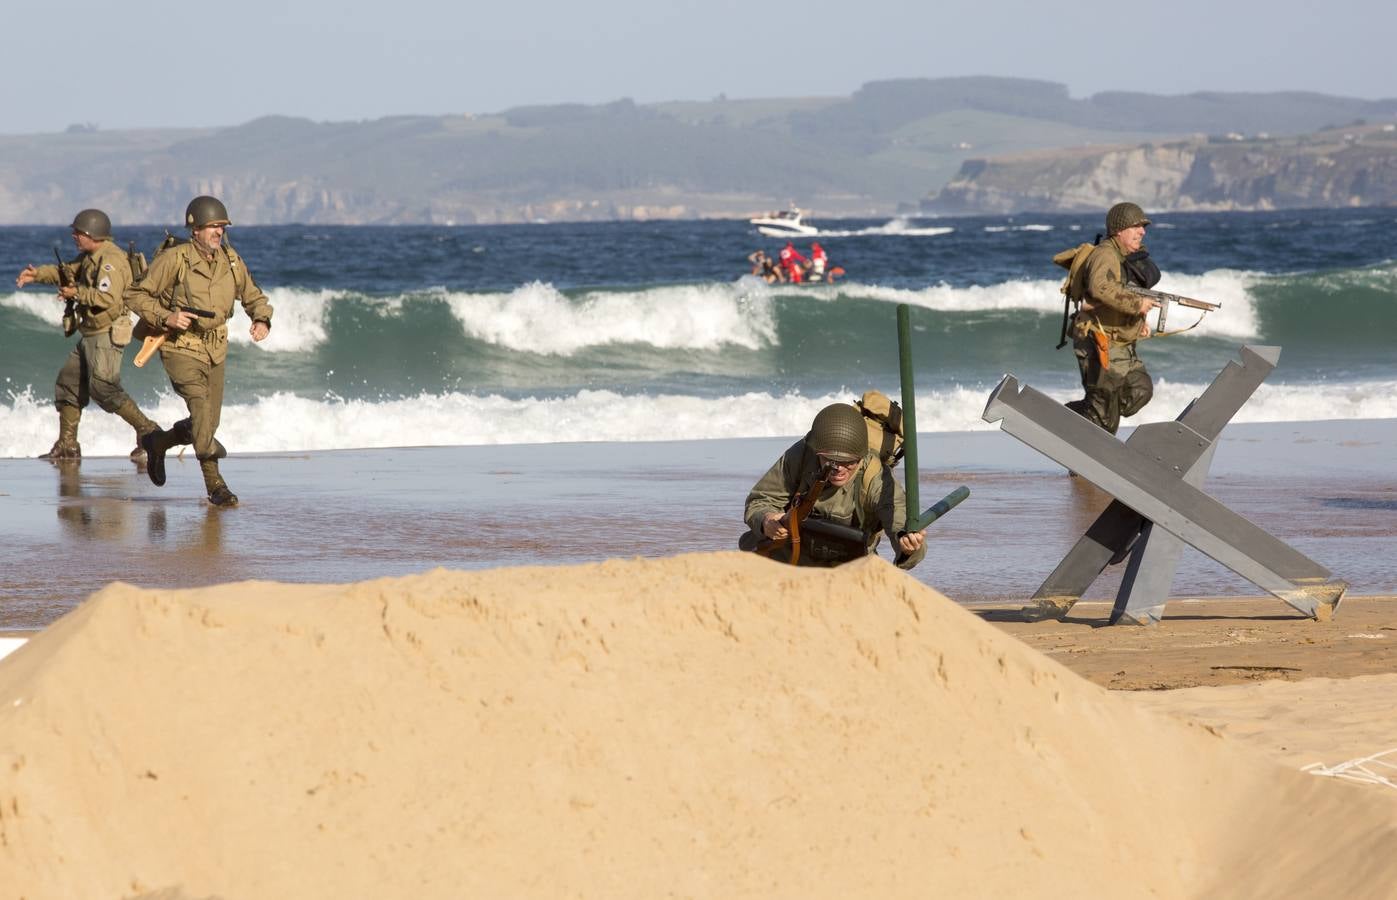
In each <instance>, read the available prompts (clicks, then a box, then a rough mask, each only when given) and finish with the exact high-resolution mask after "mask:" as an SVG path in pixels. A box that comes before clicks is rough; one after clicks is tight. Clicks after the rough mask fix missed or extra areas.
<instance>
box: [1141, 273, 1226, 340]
mask: <svg viewBox="0 0 1397 900" xmlns="http://www.w3.org/2000/svg"><path fill="white" fill-rule="evenodd" d="M1125 289H1126V290H1127V291H1130V293H1132V294H1135V295H1137V296H1140V297H1149V298H1150V299H1151V300H1157V301H1159V323H1158V324H1157V325H1155V329H1154V336H1155V337H1168V336H1169V335H1171V334H1183V333H1184V332H1185V331H1192V330H1193V329H1195V328H1197V327H1198V322H1202V321H1203V316H1206V315H1207V314H1208V313H1210V312H1213V311H1214V310H1218V309H1222V304H1221V303H1209V302H1208V301H1207V300H1195V299H1193V298H1192V297H1183V296H1180V295H1178V294H1166V293H1165V292H1164V291H1153V290H1150V289H1149V288H1143V287H1140V286H1139V285H1134V284H1127V285H1126V286H1125ZM1171 303H1177V304H1179V305H1180V306H1187V307H1188V308H1189V309H1201V310H1203V315H1200V316H1199V317H1198V322H1194V323H1193V324H1192V325H1190V326H1188V327H1187V328H1180V329H1178V330H1177V331H1165V330H1164V323H1165V321H1166V320H1167V318H1168V315H1169V304H1171Z"/></svg>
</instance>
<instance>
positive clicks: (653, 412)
mask: <svg viewBox="0 0 1397 900" xmlns="http://www.w3.org/2000/svg"><path fill="white" fill-rule="evenodd" d="M992 387H993V385H975V386H957V387H953V388H949V389H946V390H934V391H926V392H924V393H918V395H917V425H918V430H920V431H923V432H928V433H931V432H954V431H973V430H984V429H991V428H995V427H997V426H994V425H990V424H988V423H986V422H984V421H983V420H982V419H981V418H980V416H981V413H982V412H983V411H984V407H985V402H986V400H987V398H988V396H989V392H990V390H991V389H992ZM1205 387H1206V385H1203V384H1191V383H1183V382H1180V383H1174V382H1170V381H1168V380H1166V379H1160V380H1158V381H1157V382H1156V384H1155V395H1154V399H1153V400H1152V401H1151V402H1150V404H1149V405H1148V406H1147V407H1145V410H1144V411H1143V412H1142V413H1141V414H1140V415H1138V416H1136V417H1134V418H1133V419H1130V420H1129V421H1128V422H1127V423H1126V424H1128V425H1140V424H1144V423H1146V422H1159V421H1168V420H1171V419H1173V418H1175V417H1176V416H1177V415H1178V414H1179V413H1180V412H1181V411H1182V410H1183V409H1184V408H1185V407H1186V406H1187V405H1188V403H1189V402H1190V401H1192V400H1193V399H1194V398H1196V397H1197V396H1198V395H1199V394H1201V393H1202V391H1203V389H1204V388H1205ZM861 391H862V387H860V388H859V389H849V390H847V391H838V392H833V393H829V394H823V395H820V396H806V395H802V394H779V395H777V394H769V393H760V392H754V393H748V394H743V395H740V396H727V397H715V398H709V397H695V396H686V395H680V394H658V395H651V394H639V395H623V394H620V393H617V392H613V391H602V390H581V391H577V392H575V393H571V394H565V395H560V396H534V397H525V398H522V399H519V398H514V397H506V396H502V395H498V394H470V393H460V392H448V393H440V394H421V395H419V396H416V397H408V398H403V399H399V400H382V401H366V400H343V399H339V398H334V397H331V398H325V399H313V398H307V397H298V396H295V395H292V394H289V393H274V394H271V395H268V396H264V397H261V398H259V399H257V400H256V401H255V402H252V403H239V404H228V405H226V406H225V407H224V409H223V417H222V424H221V425H220V427H219V437H220V439H221V440H222V441H223V443H224V444H225V445H226V446H228V448H229V449H230V450H233V451H234V452H274V451H308V450H337V449H353V448H365V447H400V446H422V445H431V446H460V445H484V444H544V443H562V442H575V441H648V440H660V439H663V440H707V439H715V438H734V437H776V436H782V435H798V434H802V433H804V432H805V430H806V429H807V428H808V427H809V423H810V420H811V419H812V418H813V417H814V415H815V413H817V412H818V411H819V410H820V409H822V408H823V407H824V406H826V405H828V404H830V403H834V402H848V401H851V400H852V399H854V397H856V396H858V394H859V393H861ZM1045 393H1048V394H1049V395H1050V396H1052V397H1053V398H1054V399H1056V400H1058V401H1066V400H1071V399H1075V398H1076V397H1078V396H1080V390H1072V389H1049V390H1046V391H1045ZM145 411H146V413H147V414H148V415H150V416H151V417H152V418H154V419H155V420H156V421H158V422H161V423H162V424H165V425H168V424H169V423H171V422H173V421H175V420H177V419H181V418H183V417H184V416H185V415H187V413H186V411H185V408H184V403H183V402H182V401H181V400H180V399H179V398H178V397H176V396H175V395H174V394H172V393H170V392H169V391H163V392H162V393H161V395H160V399H159V401H158V403H157V404H156V405H155V406H154V407H153V408H152V407H149V406H148V407H146V410H145ZM1389 418H1397V381H1369V382H1357V383H1351V384H1334V383H1331V384H1322V385H1298V386H1291V385H1266V384H1263V385H1262V386H1261V387H1260V388H1258V389H1257V391H1256V393H1255V394H1254V395H1253V396H1252V398H1251V400H1249V401H1248V403H1247V404H1246V405H1245V406H1244V407H1243V408H1242V410H1241V412H1239V413H1238V415H1237V416H1236V418H1235V419H1234V421H1237V422H1286V421H1309V420H1319V419H1389ZM656 423H664V424H663V429H662V430H657V425H656ZM56 428H57V417H56V415H55V413H54V411H53V404H52V401H51V400H49V399H48V396H47V395H44V396H43V397H40V396H38V395H36V394H35V393H34V392H33V390H26V391H24V392H23V393H19V394H12V395H11V397H10V401H9V403H8V404H5V403H0V457H6V458H15V457H31V456H36V455H38V454H39V453H42V452H43V451H44V450H46V449H48V446H49V445H50V444H51V443H52V442H53V438H54V434H55V430H56ZM79 436H80V439H81V442H82V445H83V452H84V453H85V454H86V455H89V456H118V455H125V454H126V453H127V452H128V451H130V449H131V447H132V445H133V441H132V434H131V429H130V428H129V427H128V426H127V425H125V424H124V423H123V422H121V420H119V419H117V418H116V417H115V416H111V415H108V414H106V413H103V412H102V411H101V410H99V409H97V408H96V407H95V406H94V407H89V409H88V411H87V412H86V413H85V414H84V416H83V419H82V428H81V432H80V435H79Z"/></svg>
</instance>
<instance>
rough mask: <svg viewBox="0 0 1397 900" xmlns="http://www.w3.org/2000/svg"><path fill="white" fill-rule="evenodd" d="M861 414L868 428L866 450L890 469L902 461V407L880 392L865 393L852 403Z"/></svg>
mask: <svg viewBox="0 0 1397 900" xmlns="http://www.w3.org/2000/svg"><path fill="white" fill-rule="evenodd" d="M854 405H855V406H857V407H858V408H859V412H861V413H863V418H864V424H865V425H867V426H868V449H870V450H872V451H874V452H875V453H876V454H877V456H878V461H879V462H880V463H882V464H883V465H885V466H887V467H889V468H892V467H893V466H895V465H897V461H898V460H899V459H902V452H903V448H902V443H903V440H904V435H903V433H902V407H901V406H898V405H897V403H895V402H893V401H892V400H891V399H889V398H888V395H887V394H885V393H883V392H882V391H865V392H864V394H863V396H862V397H860V398H859V399H858V400H855V401H854Z"/></svg>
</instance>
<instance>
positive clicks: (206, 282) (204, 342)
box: [126, 241, 272, 365]
mask: <svg viewBox="0 0 1397 900" xmlns="http://www.w3.org/2000/svg"><path fill="white" fill-rule="evenodd" d="M234 301H237V302H240V303H241V304H242V306H243V309H244V310H245V311H246V312H247V315H248V318H250V319H252V321H254V322H266V323H267V324H268V325H270V324H271V322H272V305H271V304H270V303H268V302H267V295H266V294H263V293H262V289H261V288H259V287H258V286H257V282H255V281H253V280H252V275H251V274H250V273H249V272H248V271H247V266H246V265H244V264H243V261H242V257H240V256H239V255H238V254H237V252H236V251H234V250H233V249H232V248H231V247H228V246H227V245H224V246H223V247H222V248H221V249H219V250H216V251H215V252H214V254H213V257H212V258H211V259H205V258H204V255H203V254H202V253H200V252H199V249H198V247H197V246H196V245H195V244H194V243H193V242H192V241H186V242H184V243H181V244H176V245H175V246H173V247H170V248H169V249H167V250H162V251H161V252H160V253H159V254H157V255H156V257H155V259H154V260H152V261H151V264H150V268H149V269H148V270H147V271H146V274H145V277H144V278H142V279H141V280H140V281H139V282H137V283H135V284H133V285H131V287H130V288H129V289H128V290H127V291H126V305H127V306H128V307H130V308H131V309H132V310H134V311H135V313H136V314H137V315H138V316H140V317H141V320H142V321H144V322H145V323H146V324H147V325H149V326H150V327H151V329H153V330H154V331H156V332H159V331H163V330H164V328H165V318H166V317H167V316H168V315H169V314H170V313H171V312H172V311H173V310H174V309H175V308H176V307H177V306H188V307H192V308H194V309H202V310H207V311H208V312H211V313H213V317H212V318H208V319H205V318H196V319H194V321H193V322H192V323H191V324H190V326H189V328H188V330H186V331H185V332H184V333H183V334H180V335H179V336H178V337H175V338H172V339H171V340H168V341H166V343H165V346H164V347H162V348H161V351H160V352H161V353H184V354H188V355H190V356H197V357H201V358H204V359H207V360H208V361H209V362H211V363H213V364H214V365H218V364H219V363H222V362H223V361H224V360H225V359H227V357H228V320H229V319H230V318H232V316H233V303H234Z"/></svg>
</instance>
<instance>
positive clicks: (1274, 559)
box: [983, 347, 1348, 625]
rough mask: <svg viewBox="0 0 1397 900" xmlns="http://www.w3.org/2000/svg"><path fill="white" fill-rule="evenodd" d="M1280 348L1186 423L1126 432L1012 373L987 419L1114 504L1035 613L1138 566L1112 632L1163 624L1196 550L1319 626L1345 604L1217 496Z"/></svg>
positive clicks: (1251, 353) (1245, 360)
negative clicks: (1235, 426)
mask: <svg viewBox="0 0 1397 900" xmlns="http://www.w3.org/2000/svg"><path fill="white" fill-rule="evenodd" d="M1280 354H1281V349H1280V348H1279V347H1243V348H1242V362H1241V363H1240V364H1239V363H1237V362H1236V361H1229V362H1228V363H1227V365H1226V366H1225V367H1224V368H1223V370H1222V371H1221V372H1220V373H1218V376H1217V378H1215V379H1214V380H1213V383H1212V384H1210V385H1209V386H1208V389H1207V390H1206V391H1204V392H1203V395H1202V396H1201V397H1199V398H1197V399H1196V400H1194V401H1193V402H1192V403H1190V404H1189V405H1188V408H1187V409H1185V410H1184V411H1183V413H1182V414H1180V416H1179V417H1178V419H1177V420H1175V421H1173V422H1157V423H1153V424H1149V425H1141V426H1139V427H1137V428H1136V429H1135V431H1134V433H1133V434H1131V435H1130V438H1129V440H1127V441H1125V442H1124V443H1122V442H1121V441H1120V440H1119V439H1117V438H1116V437H1115V436H1114V435H1112V434H1110V433H1109V432H1107V431H1105V430H1104V429H1102V428H1100V427H1098V426H1097V425H1095V424H1093V423H1091V422H1089V421H1088V420H1087V419H1085V418H1083V417H1082V416H1080V415H1078V414H1077V413H1075V412H1073V411H1072V410H1070V409H1068V408H1067V407H1065V406H1063V405H1062V404H1061V403H1058V402H1057V401H1055V400H1053V399H1052V398H1051V397H1049V396H1047V395H1046V394H1043V393H1041V392H1039V391H1036V390H1034V389H1033V388H1031V387H1028V386H1027V385H1023V386H1021V385H1020V384H1019V381H1018V379H1017V378H1015V377H1014V376H1013V375H1005V376H1004V378H1003V380H1002V381H1000V383H999V385H998V386H997V387H996V388H995V389H994V392H993V393H991V394H990V398H989V402H988V403H987V404H986V405H985V412H984V416H983V418H984V420H985V421H986V422H1000V421H1002V423H1003V424H1002V425H1001V428H1002V429H1003V430H1004V431H1005V432H1007V433H1009V434H1011V435H1013V436H1014V437H1016V438H1018V439H1019V440H1021V441H1023V442H1024V443H1025V444H1027V445H1029V446H1030V447H1032V448H1033V449H1035V450H1037V451H1038V452H1040V453H1042V454H1043V455H1045V456H1047V457H1049V458H1050V459H1052V460H1054V461H1056V462H1058V463H1061V464H1062V465H1064V466H1066V467H1067V468H1068V469H1070V470H1072V471H1073V472H1076V473H1077V474H1078V475H1080V476H1081V477H1083V478H1085V479H1087V480H1088V481H1090V482H1091V483H1092V484H1095V485H1096V486H1097V487H1099V488H1101V489H1102V490H1104V491H1106V492H1107V493H1109V494H1110V495H1111V496H1112V497H1113V498H1115V499H1113V500H1112V501H1111V504H1110V505H1109V506H1108V507H1106V509H1105V511H1104V512H1102V513H1101V515H1100V516H1098V517H1097V519H1096V521H1095V522H1093V523H1092V525H1091V527H1090V528H1088V529H1087V530H1086V533H1085V534H1083V535H1082V537H1081V539H1080V540H1078V541H1077V543H1076V545H1075V546H1073V548H1072V549H1071V550H1070V551H1068V553H1067V555H1066V556H1065V557H1063V559H1062V562H1060V563H1058V565H1057V568H1056V569H1054V570H1053V572H1052V574H1051V575H1049V576H1048V579H1047V581H1045V582H1043V586H1042V587H1040V588H1039V589H1038V592H1037V593H1036V594H1034V595H1033V601H1034V602H1033V604H1032V605H1030V606H1026V607H1024V609H1023V612H1024V614H1025V615H1026V616H1028V617H1029V618H1031V619H1045V618H1059V619H1060V618H1062V617H1063V616H1064V615H1066V614H1067V611H1068V610H1069V609H1071V607H1072V605H1073V604H1074V603H1076V602H1077V601H1078V600H1080V599H1081V597H1082V594H1084V593H1085V592H1086V590H1087V588H1089V587H1090V586H1091V584H1092V582H1094V581H1095V580H1096V578H1097V577H1098V576H1099V575H1100V574H1101V573H1102V571H1104V570H1105V568H1106V567H1107V566H1108V565H1110V564H1112V563H1114V562H1120V561H1123V560H1124V559H1125V558H1126V556H1127V554H1128V555H1129V563H1128V565H1127V567H1126V570H1125V575H1124V577H1123V578H1122V580H1121V586H1120V591H1119V593H1118V594H1117V595H1116V603H1115V606H1114V608H1113V609H1112V611H1111V619H1110V621H1111V624H1117V623H1122V622H1123V623H1127V624H1132V625H1153V624H1155V623H1156V622H1158V621H1159V620H1160V618H1161V617H1162V616H1163V615H1164V604H1165V601H1166V600H1168V598H1169V589H1170V586H1171V585H1172V584H1173V580H1174V572H1175V570H1176V569H1177V568H1178V564H1179V558H1180V555H1181V554H1182V552H1183V545H1184V544H1188V545H1190V546H1192V547H1195V548H1197V549H1198V550H1199V551H1201V552H1202V553H1204V554H1206V555H1208V556H1210V557H1212V558H1213V559H1215V560H1217V561H1218V562H1220V563H1222V564H1223V565H1224V566H1227V567H1228V568H1229V569H1231V570H1232V571H1234V572H1236V573H1237V574H1238V575H1241V576H1242V577H1243V578H1246V579H1247V580H1248V581H1251V582H1252V583H1253V584H1255V585H1257V586H1258V587H1260V588H1262V589H1263V590H1265V591H1267V592H1269V593H1271V594H1274V595H1275V596H1277V597H1279V598H1280V599H1282V600H1284V601H1285V602H1286V603H1289V604H1290V605H1291V606H1293V607H1295V608H1296V609H1297V610H1299V611H1300V612H1303V613H1304V614H1305V615H1307V616H1310V617H1311V618H1314V619H1316V620H1319V621H1326V620H1328V619H1329V618H1330V617H1331V616H1332V615H1333V613H1334V610H1335V609H1337V608H1338V605H1339V601H1340V600H1341V599H1342V598H1343V595H1344V591H1345V590H1347V589H1348V583H1347V582H1344V581H1342V580H1339V579H1336V578H1335V577H1334V575H1333V573H1331V572H1330V571H1329V570H1328V569H1326V568H1324V567H1323V566H1321V565H1320V564H1319V563H1316V562H1315V561H1314V560H1312V559H1310V558H1308V557H1306V556H1305V555H1304V554H1302V553H1300V552H1299V551H1297V550H1295V548H1293V547H1291V546H1290V545H1289V544H1286V543H1285V542H1284V541H1281V540H1280V539H1278V538H1276V537H1275V536H1274V535H1272V534H1270V533H1268V532H1267V531H1265V530H1263V529H1261V528H1259V527H1258V526H1256V525H1255V524H1253V523H1252V522H1250V521H1248V520H1247V519H1245V518H1243V517H1242V516H1239V515H1238V514H1237V513H1235V512H1233V511H1232V510H1230V509H1228V508H1227V507H1226V506H1223V505H1222V504H1221V503H1219V502H1218V501H1216V500H1214V499H1213V498H1212V497H1210V496H1208V495H1207V494H1205V493H1204V492H1203V491H1202V490H1201V488H1202V485H1203V480H1204V479H1205V478H1206V477H1207V474H1208V467H1209V466H1210V465H1211V464H1212V459H1213V450H1214V448H1215V446H1216V441H1217V438H1218V435H1219V434H1221V432H1222V429H1223V427H1224V426H1225V425H1226V424H1227V423H1228V422H1229V421H1231V419H1232V417H1233V416H1234V415H1236V413H1237V411H1238V410H1239V409H1241V408H1242V406H1243V404H1245V403H1246V402H1247V399H1248V398H1249V397H1250V396H1251V395H1252V392H1254V391H1255V390H1256V388H1257V387H1258V386H1259V385H1260V384H1261V382H1262V381H1264V380H1265V378H1266V376H1267V375H1269V374H1270V373H1271V370H1272V369H1274V368H1275V367H1276V362H1277V361H1278V360H1279V359H1280Z"/></svg>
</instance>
